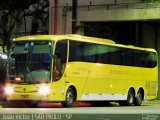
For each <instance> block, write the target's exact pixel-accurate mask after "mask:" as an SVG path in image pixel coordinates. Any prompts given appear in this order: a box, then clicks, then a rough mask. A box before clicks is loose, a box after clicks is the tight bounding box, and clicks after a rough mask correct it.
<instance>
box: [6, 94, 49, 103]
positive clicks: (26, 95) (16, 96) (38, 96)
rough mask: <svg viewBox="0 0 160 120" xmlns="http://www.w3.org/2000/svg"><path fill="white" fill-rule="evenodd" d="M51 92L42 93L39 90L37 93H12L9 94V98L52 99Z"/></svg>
mask: <svg viewBox="0 0 160 120" xmlns="http://www.w3.org/2000/svg"><path fill="white" fill-rule="evenodd" d="M49 97H50V94H46V95H44V94H40V93H38V92H35V93H16V92H15V93H12V94H10V95H7V96H6V98H7V100H38V101H50V100H49Z"/></svg>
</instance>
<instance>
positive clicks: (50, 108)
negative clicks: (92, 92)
mask: <svg viewBox="0 0 160 120" xmlns="http://www.w3.org/2000/svg"><path fill="white" fill-rule="evenodd" d="M42 107H43V108H42ZM0 120H160V105H148V106H147V105H145V106H144V105H143V106H131V107H121V106H118V105H115V104H113V105H110V106H105V107H92V106H90V105H89V104H85V103H77V105H75V106H74V107H72V108H62V107H61V106H60V104H58V103H57V104H56V103H55V104H53V103H43V104H41V105H39V108H0Z"/></svg>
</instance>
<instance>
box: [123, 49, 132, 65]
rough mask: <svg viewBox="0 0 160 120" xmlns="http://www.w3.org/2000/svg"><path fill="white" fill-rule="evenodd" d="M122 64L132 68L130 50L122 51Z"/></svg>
mask: <svg viewBox="0 0 160 120" xmlns="http://www.w3.org/2000/svg"><path fill="white" fill-rule="evenodd" d="M122 64H123V65H126V66H132V65H133V55H132V50H130V49H125V48H123V49H122Z"/></svg>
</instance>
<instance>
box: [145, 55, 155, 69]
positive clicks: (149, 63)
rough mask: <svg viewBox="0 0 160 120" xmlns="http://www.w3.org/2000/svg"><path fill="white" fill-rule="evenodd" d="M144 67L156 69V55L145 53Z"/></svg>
mask: <svg viewBox="0 0 160 120" xmlns="http://www.w3.org/2000/svg"><path fill="white" fill-rule="evenodd" d="M143 58H144V60H143V61H144V67H148V68H154V67H155V66H156V65H157V56H156V53H152V52H145V54H144V57H143Z"/></svg>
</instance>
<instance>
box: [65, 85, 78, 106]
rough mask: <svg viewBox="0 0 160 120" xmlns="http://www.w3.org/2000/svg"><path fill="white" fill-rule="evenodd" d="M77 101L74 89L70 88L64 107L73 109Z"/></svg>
mask: <svg viewBox="0 0 160 120" xmlns="http://www.w3.org/2000/svg"><path fill="white" fill-rule="evenodd" d="M74 100H75V95H74V91H73V89H72V88H68V90H67V93H66V98H65V101H63V102H62V106H63V107H72V106H73V103H74Z"/></svg>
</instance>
